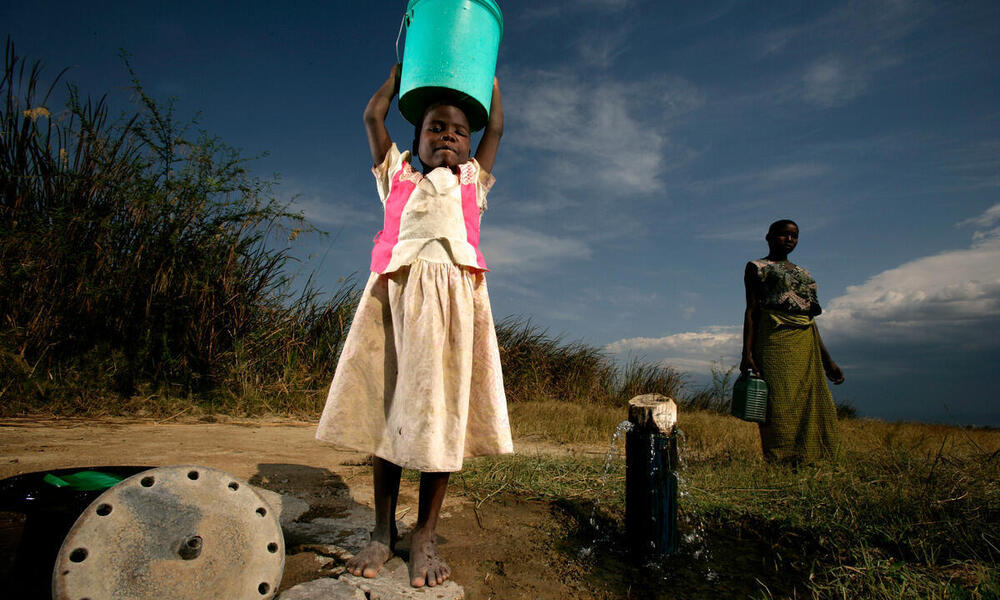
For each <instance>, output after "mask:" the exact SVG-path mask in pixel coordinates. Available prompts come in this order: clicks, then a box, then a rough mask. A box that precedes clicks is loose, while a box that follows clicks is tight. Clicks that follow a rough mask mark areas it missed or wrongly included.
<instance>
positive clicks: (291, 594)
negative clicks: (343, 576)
mask: <svg viewBox="0 0 1000 600" xmlns="http://www.w3.org/2000/svg"><path fill="white" fill-rule="evenodd" d="M276 600H367V599H366V597H365V593H364V592H362V591H361V590H359V589H358V588H356V587H355V586H353V585H351V584H349V583H346V582H344V581H340V580H339V579H331V578H329V577H325V578H323V579H315V580H313V581H307V582H306V583H300V584H299V585H296V586H294V587H291V588H288V589H287V590H285V591H283V592H281V595H280V596H278V597H277V599H276Z"/></svg>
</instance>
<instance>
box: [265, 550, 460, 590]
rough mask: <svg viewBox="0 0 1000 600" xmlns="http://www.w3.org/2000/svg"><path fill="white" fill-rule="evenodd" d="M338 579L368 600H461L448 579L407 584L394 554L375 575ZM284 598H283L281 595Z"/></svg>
mask: <svg viewBox="0 0 1000 600" xmlns="http://www.w3.org/2000/svg"><path fill="white" fill-rule="evenodd" d="M340 581H343V582H346V583H349V584H351V585H355V586H357V587H358V588H360V589H361V590H362V591H364V593H365V595H366V596H367V597H368V600H411V599H412V600H420V599H423V600H462V599H463V598H465V590H464V589H462V586H460V585H458V584H457V583H455V582H454V581H451V580H448V581H445V582H444V583H442V584H441V585H436V586H434V587H422V588H415V587H412V586H411V585H410V570H409V569H408V568H407V567H406V563H405V562H403V559H401V558H399V557H398V556H396V557H393V558H391V559H390V560H389V562H387V563H385V565H383V566H382V570H381V571H379V572H378V577H375V578H374V579H366V578H364V577H357V576H355V575H351V574H350V573H346V574H344V575H341V576H340ZM282 600H284V598H282Z"/></svg>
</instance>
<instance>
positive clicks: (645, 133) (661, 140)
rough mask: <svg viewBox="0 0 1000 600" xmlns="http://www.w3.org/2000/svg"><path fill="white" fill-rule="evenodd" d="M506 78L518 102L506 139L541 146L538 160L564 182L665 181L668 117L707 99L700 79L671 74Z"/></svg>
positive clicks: (618, 188) (624, 184) (632, 188)
mask: <svg viewBox="0 0 1000 600" xmlns="http://www.w3.org/2000/svg"><path fill="white" fill-rule="evenodd" d="M505 85H506V88H507V89H505V90H504V92H505V94H507V96H508V97H510V98H511V100H510V102H509V105H510V106H512V107H514V108H512V109H511V110H510V111H509V113H510V118H509V123H510V127H509V129H510V133H509V134H508V135H507V136H505V138H504V141H505V142H507V141H508V140H509V143H510V144H512V145H516V146H521V147H523V148H528V149H531V150H536V151H541V152H543V153H544V154H543V155H542V158H541V160H540V161H539V162H540V164H539V165H538V167H539V168H541V169H543V172H547V176H546V177H545V180H547V181H549V182H550V185H552V186H553V187H558V188H561V189H566V188H571V189H572V188H576V189H585V188H589V189H592V190H595V191H598V192H601V191H603V192H611V191H614V192H617V193H626V194H627V193H648V192H653V191H655V190H658V189H661V188H662V183H661V181H660V177H661V175H662V174H663V173H664V172H665V170H666V168H667V165H668V161H667V160H665V155H666V154H667V152H668V151H669V149H670V144H669V140H668V138H667V135H666V131H665V125H664V120H665V117H668V116H670V115H676V114H679V113H681V112H686V111H689V110H693V109H694V108H696V107H697V106H699V105H700V104H701V103H702V98H701V95H700V93H699V92H698V91H697V89H696V88H694V86H692V85H691V84H689V83H688V82H686V81H683V80H680V79H673V78H666V77H657V78H654V79H649V80H646V81H641V82H635V83H630V82H623V81H617V80H614V79H608V78H598V77H579V76H577V75H576V74H575V73H572V72H569V71H535V72H531V73H527V74H523V75H521V76H518V77H516V78H508V79H507V80H505ZM505 104H508V103H507V102H505Z"/></svg>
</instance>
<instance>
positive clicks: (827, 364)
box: [816, 327, 844, 385]
mask: <svg viewBox="0 0 1000 600" xmlns="http://www.w3.org/2000/svg"><path fill="white" fill-rule="evenodd" d="M816 339H817V340H818V341H819V355H820V358H821V359H822V360H823V370H824V371H825V372H826V376H827V378H829V379H830V381H832V382H833V385H840V384H842V383H844V372H843V371H841V370H840V367H838V366H837V363H835V362H833V358H831V357H830V353H829V352H827V350H826V346H824V345H823V338H821V337H819V328H818V327H817V328H816Z"/></svg>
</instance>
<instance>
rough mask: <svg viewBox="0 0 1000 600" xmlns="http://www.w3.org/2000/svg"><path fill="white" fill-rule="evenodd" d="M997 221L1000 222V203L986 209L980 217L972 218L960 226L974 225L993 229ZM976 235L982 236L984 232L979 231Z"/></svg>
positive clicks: (960, 223)
mask: <svg viewBox="0 0 1000 600" xmlns="http://www.w3.org/2000/svg"><path fill="white" fill-rule="evenodd" d="M997 221H1000V203H997V204H994V205H993V206H991V207H989V208H988V209H986V212H984V213H983V214H981V215H979V216H978V217H972V218H971V219H966V220H964V221H961V222H959V224H958V226H959V227H962V226H965V225H974V226H976V227H992V226H993V224H994V223H996V222H997ZM976 233H977V234H981V233H982V232H981V231H977V232H976Z"/></svg>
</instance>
